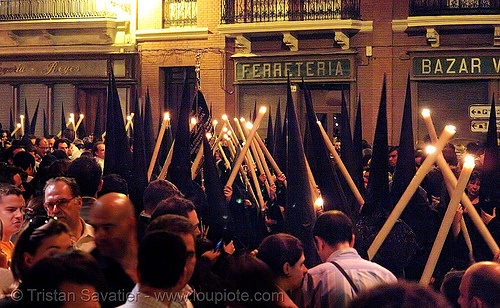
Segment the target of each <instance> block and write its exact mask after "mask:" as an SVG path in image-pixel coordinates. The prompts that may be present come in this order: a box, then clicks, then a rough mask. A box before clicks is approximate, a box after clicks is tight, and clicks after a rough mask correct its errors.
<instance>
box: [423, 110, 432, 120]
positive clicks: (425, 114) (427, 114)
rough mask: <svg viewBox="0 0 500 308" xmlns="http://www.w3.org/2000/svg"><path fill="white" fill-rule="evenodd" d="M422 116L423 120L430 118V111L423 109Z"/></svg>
mask: <svg viewBox="0 0 500 308" xmlns="http://www.w3.org/2000/svg"><path fill="white" fill-rule="evenodd" d="M422 116H423V117H424V118H427V117H430V116H431V111H430V110H429V109H427V108H426V109H424V110H422Z"/></svg>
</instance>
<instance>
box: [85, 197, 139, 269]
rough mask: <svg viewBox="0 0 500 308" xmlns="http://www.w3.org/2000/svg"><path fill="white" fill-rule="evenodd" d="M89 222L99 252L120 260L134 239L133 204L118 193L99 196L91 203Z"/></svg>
mask: <svg viewBox="0 0 500 308" xmlns="http://www.w3.org/2000/svg"><path fill="white" fill-rule="evenodd" d="M90 224H91V225H92V226H93V227H94V230H95V243H96V246H97V249H98V250H99V252H100V253H101V254H103V255H105V256H107V257H110V258H113V259H116V260H120V259H122V258H123V257H124V256H125V255H126V254H127V250H126V249H124V247H130V246H131V245H130V244H131V242H132V241H134V242H135V240H136V233H135V230H136V221H135V217H134V206H133V204H132V202H131V201H130V199H129V198H128V197H127V196H126V195H124V194H119V193H109V194H106V195H104V196H101V197H100V198H99V199H97V201H96V202H95V203H94V204H93V205H92V209H91V211H90Z"/></svg>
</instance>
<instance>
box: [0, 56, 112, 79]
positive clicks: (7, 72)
mask: <svg viewBox="0 0 500 308" xmlns="http://www.w3.org/2000/svg"><path fill="white" fill-rule="evenodd" d="M104 76H106V60H80V61H66V60H62V61H5V62H0V78H3V77H104Z"/></svg>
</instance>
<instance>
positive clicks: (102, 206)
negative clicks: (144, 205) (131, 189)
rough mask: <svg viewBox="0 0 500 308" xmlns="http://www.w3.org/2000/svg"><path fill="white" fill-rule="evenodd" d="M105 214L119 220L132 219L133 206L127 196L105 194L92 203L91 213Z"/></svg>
mask: <svg viewBox="0 0 500 308" xmlns="http://www.w3.org/2000/svg"><path fill="white" fill-rule="evenodd" d="M94 211H95V212H100V211H103V212H106V213H108V214H109V215H117V216H120V218H122V219H125V218H134V205H133V204H132V201H130V199H129V198H128V197H127V195H124V194H120V193H109V194H105V195H103V196H101V197H99V199H97V200H96V202H94V204H93V206H92V210H91V212H94Z"/></svg>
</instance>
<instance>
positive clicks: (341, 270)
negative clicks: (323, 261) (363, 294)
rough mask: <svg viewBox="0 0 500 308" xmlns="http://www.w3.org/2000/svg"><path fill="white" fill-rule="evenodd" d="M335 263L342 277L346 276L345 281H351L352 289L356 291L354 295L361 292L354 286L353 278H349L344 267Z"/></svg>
mask: <svg viewBox="0 0 500 308" xmlns="http://www.w3.org/2000/svg"><path fill="white" fill-rule="evenodd" d="M331 262H332V263H333V265H335V266H336V267H337V268H338V269H339V271H340V272H341V273H342V275H344V277H345V279H347V281H349V284H350V285H351V287H352V289H353V290H354V293H358V292H359V289H358V287H356V285H355V284H354V281H352V278H351V276H349V275H348V274H347V273H346V272H345V270H344V269H343V268H342V266H340V265H339V264H338V263H337V262H335V261H331Z"/></svg>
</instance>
